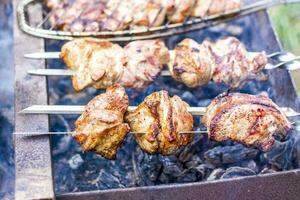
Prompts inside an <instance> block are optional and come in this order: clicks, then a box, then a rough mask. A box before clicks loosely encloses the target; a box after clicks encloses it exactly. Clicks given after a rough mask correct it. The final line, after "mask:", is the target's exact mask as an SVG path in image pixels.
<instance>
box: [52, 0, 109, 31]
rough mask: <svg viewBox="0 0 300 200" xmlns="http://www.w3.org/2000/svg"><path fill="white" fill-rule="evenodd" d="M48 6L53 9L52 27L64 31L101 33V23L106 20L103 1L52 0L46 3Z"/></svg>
mask: <svg viewBox="0 0 300 200" xmlns="http://www.w3.org/2000/svg"><path fill="white" fill-rule="evenodd" d="M46 5H47V6H48V7H49V8H50V9H51V13H50V17H49V21H50V23H51V25H52V27H54V28H57V29H61V30H64V31H72V32H76V31H78V32H82V31H99V28H100V27H99V23H100V22H101V21H102V20H103V19H104V18H105V13H104V9H105V4H104V1H102V0H93V1H89V0H77V1H75V2H72V1H68V0H63V1H53V0H51V1H46ZM92 27H94V28H93V29H92Z"/></svg>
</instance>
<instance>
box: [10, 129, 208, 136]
mask: <svg viewBox="0 0 300 200" xmlns="http://www.w3.org/2000/svg"><path fill="white" fill-rule="evenodd" d="M73 133H74V132H14V133H13V134H14V135H25V136H41V135H70V136H72V134H73ZM203 133H207V130H203V131H181V132H179V134H203ZM129 134H133V135H138V134H146V132H133V131H131V132H129Z"/></svg>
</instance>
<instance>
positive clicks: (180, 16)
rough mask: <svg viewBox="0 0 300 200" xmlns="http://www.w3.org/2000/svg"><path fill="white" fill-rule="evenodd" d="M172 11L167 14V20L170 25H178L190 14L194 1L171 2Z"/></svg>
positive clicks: (178, 0)
mask: <svg viewBox="0 0 300 200" xmlns="http://www.w3.org/2000/svg"><path fill="white" fill-rule="evenodd" d="M173 1H174V9H173V11H170V12H169V13H168V20H169V21H170V22H171V23H180V22H183V21H184V19H185V18H186V17H187V16H189V15H190V14H191V12H192V9H193V6H194V4H195V0H173Z"/></svg>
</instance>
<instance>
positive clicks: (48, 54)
mask: <svg viewBox="0 0 300 200" xmlns="http://www.w3.org/2000/svg"><path fill="white" fill-rule="evenodd" d="M59 55H60V52H38V53H29V54H25V55H24V57H25V58H30V59H59V58H60V57H59Z"/></svg>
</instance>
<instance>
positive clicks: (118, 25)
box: [45, 0, 241, 32]
mask: <svg viewBox="0 0 300 200" xmlns="http://www.w3.org/2000/svg"><path fill="white" fill-rule="evenodd" d="M45 4H46V6H47V7H48V8H49V9H50V12H51V13H50V17H49V21H50V23H51V25H52V27H54V28H56V29H60V30H64V31H71V32H82V31H100V30H103V31H120V30H124V29H127V28H132V29H137V28H145V27H155V26H160V25H162V24H163V22H164V21H165V20H166V19H167V20H168V21H169V22H171V23H180V22H183V21H184V19H185V18H186V17H188V16H189V15H192V16H195V17H205V16H208V15H214V14H220V13H223V12H227V11H230V10H233V9H236V8H239V7H240V6H241V0H229V1H225V0H208V1H206V0H126V1H120V0H109V1H108V0H73V1H70V0H46V1H45Z"/></svg>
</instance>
